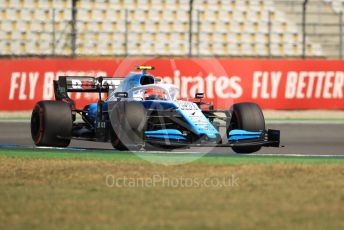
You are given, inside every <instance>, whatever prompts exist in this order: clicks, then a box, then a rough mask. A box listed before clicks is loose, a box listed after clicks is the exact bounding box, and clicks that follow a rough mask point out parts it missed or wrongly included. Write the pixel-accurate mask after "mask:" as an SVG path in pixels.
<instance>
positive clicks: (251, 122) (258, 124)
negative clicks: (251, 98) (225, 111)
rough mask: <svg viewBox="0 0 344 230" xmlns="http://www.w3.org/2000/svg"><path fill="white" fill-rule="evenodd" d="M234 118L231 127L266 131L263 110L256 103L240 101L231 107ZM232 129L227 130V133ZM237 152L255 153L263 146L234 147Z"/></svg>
mask: <svg viewBox="0 0 344 230" xmlns="http://www.w3.org/2000/svg"><path fill="white" fill-rule="evenodd" d="M231 111H232V119H231V124H230V127H229V128H230V129H231V130H232V129H243V130H247V131H254V132H255V131H264V130H265V119H264V115H263V112H262V110H261V109H260V107H259V106H258V105H257V104H255V103H248V102H246V103H238V104H234V105H233V106H232V108H231ZM229 131H230V130H227V134H228V132H229ZM232 149H233V151H234V152H236V153H241V154H245V153H253V152H257V151H259V150H260V149H261V146H249V147H232Z"/></svg>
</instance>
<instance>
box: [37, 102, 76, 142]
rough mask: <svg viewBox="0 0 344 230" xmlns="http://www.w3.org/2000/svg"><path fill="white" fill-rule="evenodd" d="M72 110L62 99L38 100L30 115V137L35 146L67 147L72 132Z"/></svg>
mask: <svg viewBox="0 0 344 230" xmlns="http://www.w3.org/2000/svg"><path fill="white" fill-rule="evenodd" d="M72 126H73V120H72V111H71V108H70V105H69V104H67V103H65V102H62V101H40V102H38V103H37V104H36V106H35V107H34V109H33V111H32V115H31V137H32V140H33V141H34V143H35V145H37V146H52V147H67V146H68V145H69V143H70V140H71V134H72Z"/></svg>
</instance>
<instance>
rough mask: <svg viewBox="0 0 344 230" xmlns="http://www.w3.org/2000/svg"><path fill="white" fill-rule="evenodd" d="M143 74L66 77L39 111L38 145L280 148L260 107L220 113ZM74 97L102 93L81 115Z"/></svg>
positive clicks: (35, 121) (35, 116) (34, 127)
mask: <svg viewBox="0 0 344 230" xmlns="http://www.w3.org/2000/svg"><path fill="white" fill-rule="evenodd" d="M137 69H138V70H140V71H142V72H134V73H130V74H129V75H128V76H127V77H125V78H110V77H98V78H93V77H75V76H60V77H59V79H58V80H56V81H54V89H55V98H56V100H55V101H40V102H38V103H37V104H36V106H35V107H34V109H33V112H32V117H31V135H32V139H33V141H34V143H35V145H37V146H55V147H67V146H68V145H69V144H70V141H71V139H78V140H87V141H98V142H111V144H112V145H113V147H114V148H116V149H118V150H139V149H140V150H142V149H149V148H151V147H153V148H163V149H173V148H181V147H193V146H197V147H202V146H204V147H212V146H213V147H217V146H222V147H231V148H232V149H233V151H234V152H236V153H253V152H256V151H258V150H260V148H261V147H262V146H267V147H279V145H280V131H279V130H266V129H265V120H264V116H263V113H262V111H261V109H260V108H259V106H258V105H257V104H254V103H238V104H234V105H232V107H231V108H229V109H228V110H214V108H213V105H212V104H211V103H206V102H203V101H202V98H203V93H197V94H196V95H195V99H194V100H193V101H188V100H178V98H177V97H178V92H179V89H178V87H176V86H175V85H172V84H164V83H162V82H161V80H160V79H158V78H156V77H154V76H153V75H151V74H149V73H148V70H152V69H154V68H153V67H151V66H139V67H137ZM68 92H94V93H99V100H98V102H97V103H93V104H89V105H87V106H85V107H84V108H82V109H77V108H76V107H75V103H74V101H73V100H72V99H71V98H70V97H69V96H68ZM103 93H107V94H108V97H107V99H106V100H102V94H103ZM77 115H80V116H81V118H82V119H76V116H77Z"/></svg>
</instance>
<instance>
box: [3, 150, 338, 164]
mask: <svg viewBox="0 0 344 230" xmlns="http://www.w3.org/2000/svg"><path fill="white" fill-rule="evenodd" d="M149 154H151V155H152V156H153V157H155V156H156V157H157V158H159V159H161V158H162V157H166V160H169V159H173V157H175V158H180V157H190V156H191V155H189V156H188V155H186V156H185V155H180V154H178V155H176V154H171V153H166V154H164V153H159V154H153V153H147V155H149ZM1 157H20V158H22V157H24V158H43V159H56V158H58V159H79V160H83V159H84V160H105V161H144V160H143V159H142V158H141V157H139V156H137V155H136V154H134V153H131V152H111V151H104V152H100V151H65V150H31V149H30V150H27V149H19V150H18V149H0V158H1ZM193 163H201V164H270V163H280V164H287V163H297V164H328V163H340V164H343V163H344V158H335V157H331V158H327V157H316V156H315V157H295V156H257V155H232V154H231V155H227V156H213V155H206V156H203V157H201V158H200V159H198V160H196V161H194V162H193Z"/></svg>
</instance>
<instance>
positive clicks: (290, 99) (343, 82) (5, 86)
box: [0, 58, 344, 111]
mask: <svg viewBox="0 0 344 230" xmlns="http://www.w3.org/2000/svg"><path fill="white" fill-rule="evenodd" d="M137 65H152V66H155V70H153V71H151V74H153V75H155V76H157V77H160V78H162V80H163V81H164V82H166V83H173V84H175V85H177V86H179V88H180V95H179V96H180V98H193V97H194V95H195V93H201V92H203V93H205V99H204V100H205V101H210V102H213V103H214V105H215V108H220V109H221V108H222V109H226V108H229V107H230V106H231V104H233V103H238V102H245V101H252V102H256V103H258V104H259V105H260V106H261V107H262V108H264V109H344V92H343V88H344V62H343V61H336V60H328V61H327V60H284V59H283V60H282V59H281V60H262V59H216V58H176V59H168V58H151V59H148V58H145V59H135V58H123V59H34V58H30V59H11V60H5V59H3V60H0V66H1V72H0V74H1V83H0V98H1V102H0V110H1V111H20V110H31V109H32V108H33V106H34V104H35V103H36V102H37V101H40V100H52V99H54V89H53V83H52V81H53V80H54V79H57V78H58V77H59V76H61V75H71V76H111V77H125V76H126V75H127V74H128V73H129V72H133V71H135V66H137ZM70 96H71V98H73V99H75V100H76V102H77V103H76V104H77V107H79V108H81V107H82V106H83V105H85V104H87V103H91V102H95V101H96V100H97V94H90V93H72V94H71V95H70Z"/></svg>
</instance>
